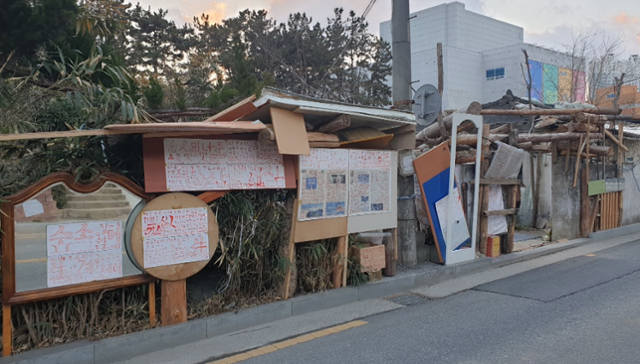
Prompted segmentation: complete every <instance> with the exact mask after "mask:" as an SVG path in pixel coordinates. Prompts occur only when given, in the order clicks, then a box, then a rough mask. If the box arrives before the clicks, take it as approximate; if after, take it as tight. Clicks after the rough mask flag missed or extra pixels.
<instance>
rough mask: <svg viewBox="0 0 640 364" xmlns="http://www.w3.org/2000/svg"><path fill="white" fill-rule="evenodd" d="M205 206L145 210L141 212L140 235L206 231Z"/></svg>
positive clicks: (207, 226)
mask: <svg viewBox="0 0 640 364" xmlns="http://www.w3.org/2000/svg"><path fill="white" fill-rule="evenodd" d="M208 224H209V220H208V215H207V208H206V207H198V208H188V209H176V210H157V211H145V212H143V213H142V237H143V238H164V237H172V236H180V235H191V234H196V233H205V234H206V233H207V231H208V229H209V225H208Z"/></svg>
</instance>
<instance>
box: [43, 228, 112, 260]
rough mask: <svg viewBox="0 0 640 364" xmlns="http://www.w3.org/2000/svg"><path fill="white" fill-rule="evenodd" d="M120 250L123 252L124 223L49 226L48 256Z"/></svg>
mask: <svg viewBox="0 0 640 364" xmlns="http://www.w3.org/2000/svg"><path fill="white" fill-rule="evenodd" d="M105 250H118V251H120V252H122V222H120V221H88V222H83V223H73V224H54V225H47V256H48V257H53V256H58V255H68V254H74V253H87V252H99V251H105Z"/></svg>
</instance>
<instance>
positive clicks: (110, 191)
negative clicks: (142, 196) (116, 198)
mask: <svg viewBox="0 0 640 364" xmlns="http://www.w3.org/2000/svg"><path fill="white" fill-rule="evenodd" d="M97 193H98V194H102V195H117V194H121V193H122V190H121V189H119V188H118V187H102V188H101V189H99V190H98V192H97Z"/></svg>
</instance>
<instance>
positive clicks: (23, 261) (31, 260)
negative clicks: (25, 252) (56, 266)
mask: <svg viewBox="0 0 640 364" xmlns="http://www.w3.org/2000/svg"><path fill="white" fill-rule="evenodd" d="M46 261H47V258H38V259H23V260H16V263H35V262H46Z"/></svg>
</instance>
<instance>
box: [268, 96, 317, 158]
mask: <svg viewBox="0 0 640 364" xmlns="http://www.w3.org/2000/svg"><path fill="white" fill-rule="evenodd" d="M269 111H270V112H271V122H272V123H273V130H274V132H275V133H276V144H277V145H278V152H280V154H290V155H309V153H310V149H309V140H308V139H307V129H306V126H305V123H304V116H303V115H302V114H297V113H295V112H293V111H289V110H285V109H278V108H275V107H272V108H271V109H269Z"/></svg>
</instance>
